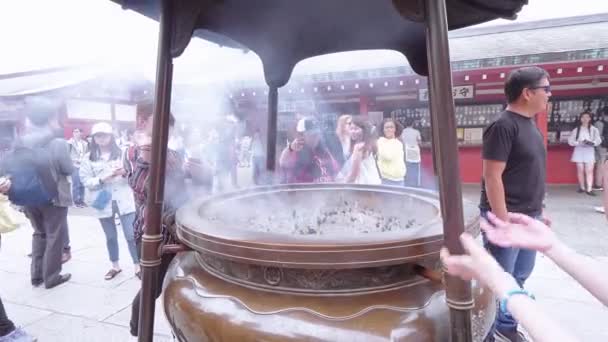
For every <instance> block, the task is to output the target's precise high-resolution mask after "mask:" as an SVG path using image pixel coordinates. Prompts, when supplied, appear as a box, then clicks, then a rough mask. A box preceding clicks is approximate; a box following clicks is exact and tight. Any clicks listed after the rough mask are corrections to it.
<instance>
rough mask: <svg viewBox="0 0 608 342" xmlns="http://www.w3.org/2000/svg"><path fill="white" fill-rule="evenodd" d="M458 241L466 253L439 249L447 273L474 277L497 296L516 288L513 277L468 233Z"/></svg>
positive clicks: (469, 278)
mask: <svg viewBox="0 0 608 342" xmlns="http://www.w3.org/2000/svg"><path fill="white" fill-rule="evenodd" d="M460 241H461V243H462V246H463V248H464V250H465V252H466V253H467V254H464V255H451V254H450V252H449V251H448V250H447V248H443V249H442V250H441V253H440V254H441V261H442V262H443V265H444V266H445V270H446V272H447V273H448V274H450V275H453V276H457V277H460V278H461V279H463V280H471V279H475V280H477V281H479V282H481V283H482V284H485V285H487V286H488V287H489V288H490V289H492V291H493V292H494V293H495V294H496V295H498V296H499V297H500V296H503V295H504V294H506V293H507V291H509V290H511V289H513V288H517V282H516V281H515V279H513V277H512V276H511V275H509V274H508V273H506V272H505V271H504V270H503V268H502V267H500V265H499V264H498V263H497V262H496V260H495V259H494V258H493V257H492V256H491V255H490V254H489V253H488V252H487V251H486V250H485V249H484V248H483V247H482V246H481V245H480V244H479V243H477V241H475V239H474V238H473V237H472V236H471V235H470V234H468V233H463V234H462V235H461V236H460Z"/></svg>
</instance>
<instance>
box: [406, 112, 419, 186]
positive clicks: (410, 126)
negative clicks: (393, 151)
mask: <svg viewBox="0 0 608 342" xmlns="http://www.w3.org/2000/svg"><path fill="white" fill-rule="evenodd" d="M401 141H402V142H403V149H404V151H405V167H406V169H407V174H406V176H405V185H406V186H420V171H421V168H420V162H421V161H422V159H421V156H420V142H421V137H420V131H419V130H417V129H415V128H414V120H413V119H407V120H406V122H405V129H404V130H403V132H402V133H401Z"/></svg>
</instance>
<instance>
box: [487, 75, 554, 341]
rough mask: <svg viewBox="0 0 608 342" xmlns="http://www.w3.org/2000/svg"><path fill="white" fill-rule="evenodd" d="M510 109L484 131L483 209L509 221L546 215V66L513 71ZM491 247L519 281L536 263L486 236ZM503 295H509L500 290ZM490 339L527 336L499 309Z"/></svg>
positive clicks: (508, 86) (508, 92) (509, 81)
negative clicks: (542, 118) (541, 120)
mask: <svg viewBox="0 0 608 342" xmlns="http://www.w3.org/2000/svg"><path fill="white" fill-rule="evenodd" d="M505 95H506V96H507V102H508V105H507V108H506V110H505V111H504V112H502V113H501V114H500V116H499V118H498V119H497V120H496V121H494V122H493V123H492V124H490V125H489V126H488V127H487V128H486V130H485V131H484V134H483V156H482V157H483V181H482V189H481V201H480V204H479V208H480V210H481V215H482V217H484V216H485V215H486V214H487V212H488V211H492V213H493V214H495V215H496V216H498V218H500V219H502V220H505V221H507V220H508V212H515V213H522V214H526V215H529V216H531V217H535V218H538V219H542V213H543V198H544V196H545V176H546V150H545V146H544V142H543V136H542V134H541V133H540V131H539V130H538V127H537V126H536V124H535V123H534V120H533V117H534V116H535V115H536V114H537V113H539V112H542V111H544V110H545V109H546V107H547V103H548V101H549V97H550V96H551V88H550V86H549V77H548V74H547V72H546V71H545V70H543V69H541V68H538V67H525V68H520V69H516V70H514V71H512V72H511V73H510V74H509V76H508V77H507V80H506V82H505ZM484 243H485V245H486V248H487V249H488V251H489V252H490V253H491V254H492V255H493V256H494V258H495V259H496V260H497V261H498V263H499V264H500V265H501V266H502V267H503V268H504V269H505V271H506V272H508V273H510V274H511V275H513V277H514V278H515V279H516V280H517V282H518V284H519V286H523V284H524V282H525V281H526V279H528V277H529V276H530V274H531V273H532V269H533V268H534V261H535V258H536V253H535V252H534V251H531V250H524V249H518V248H502V247H499V246H496V245H494V244H492V243H490V242H488V241H486V240H485V239H484ZM497 295H498V296H501V297H502V296H504V295H506V294H497ZM486 341H526V339H525V337H524V336H523V334H521V333H519V332H518V331H517V322H516V321H515V320H514V319H513V317H512V316H511V315H510V314H509V313H507V312H504V311H502V310H498V313H497V316H496V321H495V323H494V329H493V330H492V331H491V332H490V334H489V335H488V337H487V338H486Z"/></svg>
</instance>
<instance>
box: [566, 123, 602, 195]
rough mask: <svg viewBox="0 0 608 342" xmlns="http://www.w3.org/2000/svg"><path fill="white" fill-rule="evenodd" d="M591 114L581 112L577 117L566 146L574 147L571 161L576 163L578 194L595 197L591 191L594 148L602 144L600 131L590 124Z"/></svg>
mask: <svg viewBox="0 0 608 342" xmlns="http://www.w3.org/2000/svg"><path fill="white" fill-rule="evenodd" d="M591 120H592V118H591V113H589V112H583V113H581V115H580V116H579V124H578V126H577V127H576V128H575V129H574V130H573V131H572V133H570V137H569V138H568V144H570V146H574V151H573V152H572V159H571V161H572V162H574V163H576V171H577V173H576V174H577V177H578V184H579V189H578V192H579V193H583V192H585V193H587V194H588V195H590V196H595V194H594V193H593V190H592V188H591V187H592V185H593V167H594V165H595V147H596V146H599V145H600V144H601V143H602V137H601V134H600V131H599V130H598V129H597V128H595V127H594V126H593V125H592V124H591Z"/></svg>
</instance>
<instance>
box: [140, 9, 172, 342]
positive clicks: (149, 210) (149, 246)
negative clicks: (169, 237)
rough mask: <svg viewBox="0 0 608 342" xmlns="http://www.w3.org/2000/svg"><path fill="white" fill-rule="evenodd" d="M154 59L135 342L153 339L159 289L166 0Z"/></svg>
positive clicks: (167, 94)
mask: <svg viewBox="0 0 608 342" xmlns="http://www.w3.org/2000/svg"><path fill="white" fill-rule="evenodd" d="M161 6H162V7H161V13H160V20H159V22H160V25H159V26H160V28H159V34H158V55H157V65H156V84H155V93H154V114H153V115H154V117H153V120H154V121H153V132H152V151H151V164H150V165H151V170H150V178H149V187H150V188H149V193H148V199H147V200H148V202H147V203H146V217H145V224H144V227H145V228H144V235H143V237H142V257H141V260H140V265H141V269H142V285H141V292H140V306H139V331H138V336H139V342H152V340H153V338H154V312H155V302H156V298H155V297H156V296H155V294H156V292H157V289H158V287H159V286H162V284H161V282H162V280H161V279H159V272H160V270H159V268H160V263H161V252H160V251H161V248H160V247H161V243H162V240H163V239H162V227H161V225H162V209H163V198H164V190H165V165H166V161H167V143H168V141H169V119H170V107H171V81H172V77H173V60H172V58H171V54H170V49H171V27H172V20H173V17H172V12H171V10H172V8H171V1H170V0H163V1H161Z"/></svg>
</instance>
